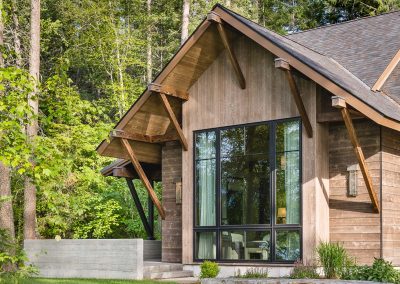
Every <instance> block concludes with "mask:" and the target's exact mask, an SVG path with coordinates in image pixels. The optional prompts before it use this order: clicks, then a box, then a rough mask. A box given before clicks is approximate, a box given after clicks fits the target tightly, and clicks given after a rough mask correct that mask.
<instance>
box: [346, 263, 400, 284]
mask: <svg viewBox="0 0 400 284" xmlns="http://www.w3.org/2000/svg"><path fill="white" fill-rule="evenodd" d="M343 279H347V280H365V281H375V282H386V283H400V271H398V270H397V269H396V268H394V267H393V265H392V263H391V262H389V261H385V260H383V259H381V258H375V260H374V263H373V264H372V266H367V265H363V266H353V267H351V269H349V271H348V273H347V274H346V275H344V277H343Z"/></svg>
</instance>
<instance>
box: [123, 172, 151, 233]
mask: <svg viewBox="0 0 400 284" xmlns="http://www.w3.org/2000/svg"><path fill="white" fill-rule="evenodd" d="M126 183H127V184H128V187H129V190H130V192H131V195H132V198H133V201H134V202H135V205H136V209H137V211H138V213H139V216H140V219H141V220H142V224H143V227H144V230H145V231H146V234H147V238H148V239H149V240H154V230H153V228H152V227H151V226H150V224H149V222H148V221H147V218H146V214H145V213H144V210H143V206H142V203H140V199H139V195H138V193H137V191H136V188H135V185H134V184H133V182H132V180H131V179H129V178H126Z"/></svg>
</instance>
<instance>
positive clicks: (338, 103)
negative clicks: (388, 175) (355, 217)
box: [332, 97, 379, 213]
mask: <svg viewBox="0 0 400 284" xmlns="http://www.w3.org/2000/svg"><path fill="white" fill-rule="evenodd" d="M332 106H333V107H336V108H338V109H340V111H341V113H342V117H343V120H344V124H345V125H346V129H347V132H348V133H349V137H350V141H351V144H352V145H353V148H354V152H355V154H356V157H357V160H358V164H359V166H360V170H361V173H362V176H363V178H364V182H365V185H366V186H367V189H368V194H369V197H370V198H371V202H372V206H373V208H374V212H376V213H379V203H378V197H377V195H376V191H375V189H374V186H373V183H372V178H371V174H370V172H369V170H368V166H367V163H366V161H365V157H364V153H363V151H362V149H361V145H360V142H359V141H358V137H357V134H356V130H355V128H354V125H353V121H352V119H351V116H350V112H349V110H348V109H347V107H346V102H345V100H344V99H343V98H340V97H332Z"/></svg>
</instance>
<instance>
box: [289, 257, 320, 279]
mask: <svg viewBox="0 0 400 284" xmlns="http://www.w3.org/2000/svg"><path fill="white" fill-rule="evenodd" d="M289 277H290V278H291V279H318V278H319V274H318V272H317V267H316V266H315V265H310V266H306V265H303V264H302V263H301V262H298V261H296V262H295V263H294V268H293V270H292V273H290V276H289Z"/></svg>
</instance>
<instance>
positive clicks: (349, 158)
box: [329, 120, 381, 263]
mask: <svg viewBox="0 0 400 284" xmlns="http://www.w3.org/2000/svg"><path fill="white" fill-rule="evenodd" d="M354 127H355V129H356V132H357V135H358V138H359V140H360V144H361V147H362V150H363V151H364V155H365V158H366V161H367V165H368V167H369V169H370V172H371V176H372V181H373V185H374V187H375V190H376V192H377V194H378V196H379V195H380V167H381V166H380V165H381V155H380V127H379V126H378V125H376V124H374V123H373V122H370V121H366V120H363V121H354ZM356 164H358V162H357V159H356V156H355V153H354V149H353V147H352V145H351V143H350V140H349V136H348V133H347V130H346V128H345V126H344V124H343V123H333V124H331V125H330V129H329V174H330V184H329V189H330V199H329V204H330V213H329V215H330V240H331V241H332V242H340V243H343V245H344V247H345V248H346V249H347V250H348V252H349V253H350V254H351V255H352V256H354V257H356V258H357V260H358V261H359V262H360V263H371V262H372V261H373V257H380V237H381V229H380V215H379V214H377V213H373V212H372V203H371V199H370V197H369V195H368V191H367V188H366V186H365V183H364V179H363V177H362V174H361V172H360V171H357V185H358V186H357V191H358V195H357V196H356V197H348V194H347V191H348V190H347V182H348V172H347V167H348V166H351V165H356Z"/></svg>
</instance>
